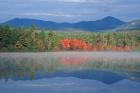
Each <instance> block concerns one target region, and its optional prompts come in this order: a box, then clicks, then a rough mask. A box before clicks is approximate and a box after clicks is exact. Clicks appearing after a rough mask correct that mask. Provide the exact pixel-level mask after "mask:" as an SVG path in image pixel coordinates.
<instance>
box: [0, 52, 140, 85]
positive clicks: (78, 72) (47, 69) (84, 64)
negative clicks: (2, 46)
mask: <svg viewBox="0 0 140 93" xmlns="http://www.w3.org/2000/svg"><path fill="white" fill-rule="evenodd" d="M122 55H123V56H122ZM138 55H139V54H138V53H121V54H119V53H67V52H66V53H41V54H39V53H37V54H35V53H11V54H8V53H3V54H0V79H5V81H8V79H12V80H15V81H16V80H36V79H43V78H52V77H76V78H80V79H91V80H98V81H100V82H103V83H105V84H112V83H115V82H118V81H120V80H123V79H128V80H131V81H138V82H139V81H140V58H139V56H138Z"/></svg>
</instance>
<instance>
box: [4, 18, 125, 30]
mask: <svg viewBox="0 0 140 93" xmlns="http://www.w3.org/2000/svg"><path fill="white" fill-rule="evenodd" d="M2 24H6V25H10V26H14V27H30V26H31V25H35V26H36V27H37V29H41V28H45V29H54V30H62V29H63V30H65V29H78V30H85V31H99V30H108V29H114V28H117V27H119V26H120V25H123V24H125V22H123V21H121V20H119V19H117V18H114V17H111V16H108V17H105V18H103V19H100V20H96V21H81V22H77V23H56V22H52V21H43V20H36V19H27V18H22V19H19V18H15V19H12V20H9V21H7V22H4V23H2Z"/></svg>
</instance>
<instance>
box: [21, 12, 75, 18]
mask: <svg viewBox="0 0 140 93" xmlns="http://www.w3.org/2000/svg"><path fill="white" fill-rule="evenodd" d="M22 15H24V16H49V17H76V16H78V15H74V14H66V13H45V12H32V13H31V12H30V13H23V14H22Z"/></svg>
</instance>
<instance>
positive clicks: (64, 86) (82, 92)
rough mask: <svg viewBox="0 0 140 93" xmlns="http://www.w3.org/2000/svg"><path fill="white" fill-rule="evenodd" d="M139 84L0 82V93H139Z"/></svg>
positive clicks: (61, 80) (72, 80)
mask: <svg viewBox="0 0 140 93" xmlns="http://www.w3.org/2000/svg"><path fill="white" fill-rule="evenodd" d="M139 91H140V84H139V83H137V82H132V81H129V80H122V81H119V82H117V83H114V84H111V85H106V84H104V83H102V82H99V81H96V80H88V79H85V80H83V79H78V78H73V77H69V78H51V79H47V80H46V79H42V80H34V81H18V82H14V81H12V80H11V81H9V82H7V83H5V82H4V81H3V80H1V81H0V93H139Z"/></svg>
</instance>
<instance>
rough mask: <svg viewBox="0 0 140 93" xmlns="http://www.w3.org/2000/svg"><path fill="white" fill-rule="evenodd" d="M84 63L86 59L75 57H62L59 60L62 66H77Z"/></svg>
mask: <svg viewBox="0 0 140 93" xmlns="http://www.w3.org/2000/svg"><path fill="white" fill-rule="evenodd" d="M84 62H86V57H83V56H82V57H81V56H76V57H70V56H67V57H62V58H61V59H60V62H59V63H60V64H62V65H79V64H82V63H84Z"/></svg>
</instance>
